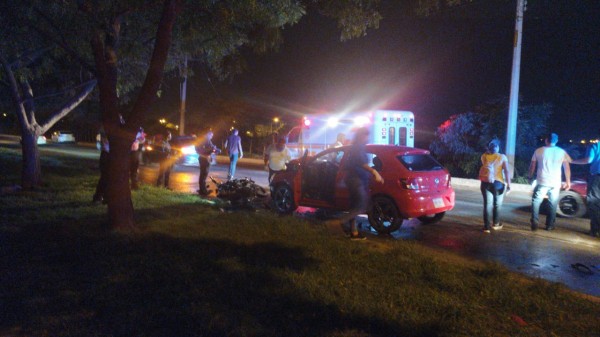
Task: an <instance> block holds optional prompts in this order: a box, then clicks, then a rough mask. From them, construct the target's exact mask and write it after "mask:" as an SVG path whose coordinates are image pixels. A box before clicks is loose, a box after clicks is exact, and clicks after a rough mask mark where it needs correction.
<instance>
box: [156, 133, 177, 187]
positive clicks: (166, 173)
mask: <svg viewBox="0 0 600 337" xmlns="http://www.w3.org/2000/svg"><path fill="white" fill-rule="evenodd" d="M171 138H172V135H171V131H169V130H167V131H165V133H164V136H163V140H162V142H161V144H160V148H158V149H157V150H158V154H159V158H158V179H157V180H156V186H157V187H160V186H164V187H165V188H167V189H170V188H169V178H170V177H171V170H172V169H173V160H172V158H171V143H170V141H171Z"/></svg>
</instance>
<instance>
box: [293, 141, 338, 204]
mask: <svg viewBox="0 0 600 337" xmlns="http://www.w3.org/2000/svg"><path fill="white" fill-rule="evenodd" d="M342 156H343V151H342V150H337V149H329V150H326V151H323V152H321V153H319V154H317V155H316V156H315V157H314V158H311V159H310V160H309V161H308V162H307V163H306V164H305V165H304V167H303V170H302V189H301V190H302V193H301V202H300V203H301V204H302V205H306V206H314V207H332V206H333V205H334V204H335V196H336V187H337V185H338V184H337V182H338V179H339V177H338V173H339V171H340V161H341V158H342Z"/></svg>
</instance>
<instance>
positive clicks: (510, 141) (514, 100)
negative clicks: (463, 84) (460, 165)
mask: <svg viewBox="0 0 600 337" xmlns="http://www.w3.org/2000/svg"><path fill="white" fill-rule="evenodd" d="M525 3H526V0H517V15H516V20H515V21H516V22H515V36H514V45H513V64H512V78H511V81H510V99H509V105H508V125H507V127H506V151H505V152H506V157H507V158H508V164H509V165H508V171H509V175H510V177H511V178H512V177H513V176H514V172H515V148H516V143H517V117H518V115H519V80H520V71H521V43H522V38H523V15H524V14H525Z"/></svg>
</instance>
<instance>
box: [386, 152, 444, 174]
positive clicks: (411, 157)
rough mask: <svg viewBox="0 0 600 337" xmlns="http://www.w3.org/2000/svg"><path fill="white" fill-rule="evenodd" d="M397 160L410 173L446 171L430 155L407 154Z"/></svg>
mask: <svg viewBox="0 0 600 337" xmlns="http://www.w3.org/2000/svg"><path fill="white" fill-rule="evenodd" d="M397 158H398V160H400V162H401V163H402V165H404V167H406V168H407V169H408V170H409V171H438V170H443V169H444V167H443V166H442V164H440V163H438V162H437V160H435V159H433V157H432V156H430V155H428V154H407V155H403V156H398V157H397Z"/></svg>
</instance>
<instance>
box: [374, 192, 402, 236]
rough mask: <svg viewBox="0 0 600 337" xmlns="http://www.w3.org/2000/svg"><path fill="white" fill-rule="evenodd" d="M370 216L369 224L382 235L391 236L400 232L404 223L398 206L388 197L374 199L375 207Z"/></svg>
mask: <svg viewBox="0 0 600 337" xmlns="http://www.w3.org/2000/svg"><path fill="white" fill-rule="evenodd" d="M368 215H369V224H371V227H373V228H374V229H375V230H376V231H377V233H380V234H389V233H391V232H393V231H396V230H398V229H399V228H400V226H402V221H404V219H403V218H402V217H401V216H400V212H398V208H397V207H396V204H394V202H393V201H392V200H391V199H389V198H386V197H375V198H373V207H371V209H370V210H369V212H368Z"/></svg>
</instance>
